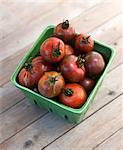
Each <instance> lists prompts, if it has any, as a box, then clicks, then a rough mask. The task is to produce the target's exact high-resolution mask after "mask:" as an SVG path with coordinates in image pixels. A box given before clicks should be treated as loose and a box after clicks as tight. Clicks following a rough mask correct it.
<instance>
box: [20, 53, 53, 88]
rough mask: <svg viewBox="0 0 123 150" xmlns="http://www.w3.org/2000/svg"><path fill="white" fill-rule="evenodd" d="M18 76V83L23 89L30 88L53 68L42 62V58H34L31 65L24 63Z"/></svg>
mask: <svg viewBox="0 0 123 150" xmlns="http://www.w3.org/2000/svg"><path fill="white" fill-rule="evenodd" d="M26 65H27V66H25V67H24V68H23V69H22V70H21V71H20V73H19V75H18V80H19V83H20V84H21V85H23V86H25V87H28V88H31V87H33V86H34V85H35V84H37V83H38V81H39V79H40V77H41V76H42V75H43V74H44V72H46V71H50V70H52V69H53V66H52V65H51V64H49V63H47V62H45V61H44V60H43V57H42V56H37V57H35V58H34V59H33V60H32V62H31V63H26Z"/></svg>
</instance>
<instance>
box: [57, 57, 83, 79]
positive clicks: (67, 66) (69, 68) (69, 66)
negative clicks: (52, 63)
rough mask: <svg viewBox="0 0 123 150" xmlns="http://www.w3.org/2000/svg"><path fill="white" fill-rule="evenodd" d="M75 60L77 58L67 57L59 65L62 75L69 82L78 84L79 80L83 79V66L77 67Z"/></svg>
mask: <svg viewBox="0 0 123 150" xmlns="http://www.w3.org/2000/svg"><path fill="white" fill-rule="evenodd" d="M77 60H78V57H77V56H75V55H68V56H66V57H65V58H64V59H63V60H62V61H61V63H60V70H61V72H62V75H63V77H64V78H65V79H66V80H67V81H69V82H79V81H80V80H83V79H84V76H85V68H84V65H83V66H81V67H79V66H78V63H77Z"/></svg>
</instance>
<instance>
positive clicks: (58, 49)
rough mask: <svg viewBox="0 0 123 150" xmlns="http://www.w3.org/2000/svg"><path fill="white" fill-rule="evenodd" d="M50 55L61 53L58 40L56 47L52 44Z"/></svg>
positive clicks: (55, 55) (56, 55)
mask: <svg viewBox="0 0 123 150" xmlns="http://www.w3.org/2000/svg"><path fill="white" fill-rule="evenodd" d="M52 55H53V56H54V57H59V56H60V55H61V52H60V42H59V43H58V47H57V48H54V46H53V45H52Z"/></svg>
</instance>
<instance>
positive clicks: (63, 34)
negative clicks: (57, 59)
mask: <svg viewBox="0 0 123 150" xmlns="http://www.w3.org/2000/svg"><path fill="white" fill-rule="evenodd" d="M54 36H56V37H58V38H60V39H62V40H63V41H64V42H65V43H69V42H70V41H71V40H72V39H73V38H74V36H75V30H74V28H73V27H72V26H71V25H70V24H69V21H68V20H66V21H64V22H62V23H60V24H58V25H57V26H56V27H55V29H54Z"/></svg>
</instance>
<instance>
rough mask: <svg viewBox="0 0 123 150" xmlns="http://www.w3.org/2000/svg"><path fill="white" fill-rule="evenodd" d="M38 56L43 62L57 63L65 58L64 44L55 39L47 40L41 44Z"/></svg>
mask: <svg viewBox="0 0 123 150" xmlns="http://www.w3.org/2000/svg"><path fill="white" fill-rule="evenodd" d="M40 54H41V56H42V57H43V59H44V60H45V61H47V62H50V63H57V62H59V61H61V60H62V59H63V57H64V56H65V50H64V42H63V41H62V40H61V39H58V38H56V37H51V38H48V39H46V40H45V41H44V42H43V43H42V45H41V47H40Z"/></svg>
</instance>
